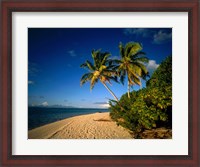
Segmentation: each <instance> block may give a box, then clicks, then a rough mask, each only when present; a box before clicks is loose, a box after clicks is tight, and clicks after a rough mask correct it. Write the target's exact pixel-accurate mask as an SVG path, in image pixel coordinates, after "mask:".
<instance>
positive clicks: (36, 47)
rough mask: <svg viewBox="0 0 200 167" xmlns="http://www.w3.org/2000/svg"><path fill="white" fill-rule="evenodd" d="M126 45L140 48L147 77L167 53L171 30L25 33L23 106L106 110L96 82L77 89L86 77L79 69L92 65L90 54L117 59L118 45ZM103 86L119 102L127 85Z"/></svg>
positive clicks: (36, 30) (105, 96) (35, 30)
mask: <svg viewBox="0 0 200 167" xmlns="http://www.w3.org/2000/svg"><path fill="white" fill-rule="evenodd" d="M130 41H134V42H140V43H142V45H143V51H144V52H145V53H146V56H147V57H148V58H149V60H150V61H149V63H148V65H147V69H148V70H149V71H150V73H152V72H153V71H154V70H155V69H156V68H157V67H158V66H159V64H160V63H161V61H163V60H164V59H165V58H166V57H167V56H169V55H171V54H172V29H170V28H29V29H28V105H29V106H59V107H61V106H73V107H84V108H103V107H106V106H107V105H106V103H107V102H108V100H109V99H113V97H112V95H110V93H109V92H108V91H107V90H106V89H105V87H104V86H103V85H102V84H101V83H100V82H98V83H97V84H96V85H95V87H94V89H93V90H92V91H90V83H89V82H88V83H86V84H84V85H83V86H80V78H81V76H82V75H83V74H84V73H86V72H87V71H86V70H85V69H83V68H80V65H81V64H82V63H84V62H85V60H90V61H92V57H91V51H92V50H93V49H95V50H97V49H101V51H102V52H106V51H108V52H110V53H111V55H112V57H115V58H117V57H119V48H118V45H119V43H120V42H122V43H123V44H126V43H127V42H130ZM108 86H109V87H110V88H111V90H112V91H113V92H114V93H115V94H116V95H117V97H119V98H120V97H121V95H123V94H124V93H126V91H127V85H126V83H125V85H122V84H118V83H112V85H109V84H108ZM143 86H145V81H143ZM133 89H134V90H138V89H139V86H134V88H133Z"/></svg>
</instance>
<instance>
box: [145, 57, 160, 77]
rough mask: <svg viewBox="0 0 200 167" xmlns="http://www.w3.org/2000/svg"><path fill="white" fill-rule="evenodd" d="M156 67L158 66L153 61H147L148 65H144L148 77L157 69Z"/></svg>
mask: <svg viewBox="0 0 200 167" xmlns="http://www.w3.org/2000/svg"><path fill="white" fill-rule="evenodd" d="M158 66H159V64H157V63H156V61H155V60H149V62H148V64H147V65H146V67H147V70H148V71H149V74H150V75H152V73H153V72H154V71H155V70H156V69H157V68H158Z"/></svg>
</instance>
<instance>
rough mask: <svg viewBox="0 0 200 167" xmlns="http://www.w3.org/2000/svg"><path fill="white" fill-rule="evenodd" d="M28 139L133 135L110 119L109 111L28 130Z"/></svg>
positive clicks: (129, 137) (118, 137)
mask: <svg viewBox="0 0 200 167" xmlns="http://www.w3.org/2000/svg"><path fill="white" fill-rule="evenodd" d="M28 138H29V139H131V138H133V135H131V134H130V133H129V131H128V130H127V129H125V128H123V127H122V126H118V125H117V124H116V122H114V121H112V120H111V118H110V116H109V113H108V112H106V113H94V114H88V115H82V116H76V117H71V118H67V119H64V120H61V121H58V122H54V123H51V124H47V125H44V126H41V127H38V128H35V129H33V130H30V131H29V132H28Z"/></svg>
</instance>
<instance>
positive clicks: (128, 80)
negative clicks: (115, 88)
mask: <svg viewBox="0 0 200 167" xmlns="http://www.w3.org/2000/svg"><path fill="white" fill-rule="evenodd" d="M128 98H129V99H130V82H129V80H128Z"/></svg>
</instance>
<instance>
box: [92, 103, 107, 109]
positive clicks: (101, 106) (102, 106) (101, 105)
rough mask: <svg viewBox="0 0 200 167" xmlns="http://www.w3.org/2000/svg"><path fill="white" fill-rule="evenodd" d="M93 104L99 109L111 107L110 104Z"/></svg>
mask: <svg viewBox="0 0 200 167" xmlns="http://www.w3.org/2000/svg"><path fill="white" fill-rule="evenodd" d="M93 104H97V105H98V107H99V108H108V107H110V105H109V103H108V102H95V103H93Z"/></svg>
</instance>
